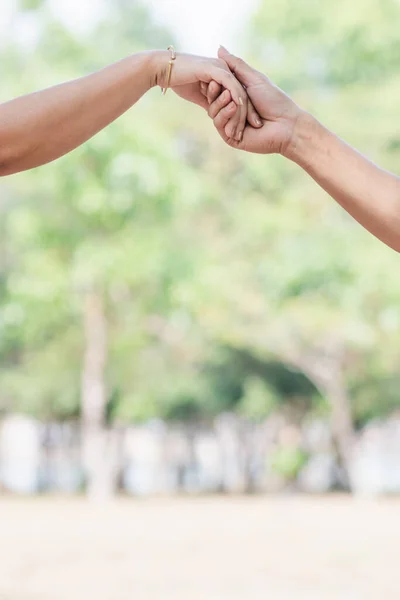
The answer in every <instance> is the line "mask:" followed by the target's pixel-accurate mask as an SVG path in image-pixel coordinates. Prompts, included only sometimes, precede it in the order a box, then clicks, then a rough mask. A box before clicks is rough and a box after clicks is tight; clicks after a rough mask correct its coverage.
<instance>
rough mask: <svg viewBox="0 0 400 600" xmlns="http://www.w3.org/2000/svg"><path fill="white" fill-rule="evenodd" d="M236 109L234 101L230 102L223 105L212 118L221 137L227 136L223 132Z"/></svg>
mask: <svg viewBox="0 0 400 600" xmlns="http://www.w3.org/2000/svg"><path fill="white" fill-rule="evenodd" d="M236 110H237V106H236V104H235V103H234V102H230V103H229V104H228V106H225V108H223V109H222V110H220V111H219V113H218V114H217V116H216V117H215V118H214V125H215V127H216V128H217V129H218V131H219V132H220V134H221V135H222V137H224V138H225V137H229V136H227V135H226V133H225V128H226V126H227V124H228V123H229V121H230V120H231V118H232V116H233V115H234V114H235V111H236Z"/></svg>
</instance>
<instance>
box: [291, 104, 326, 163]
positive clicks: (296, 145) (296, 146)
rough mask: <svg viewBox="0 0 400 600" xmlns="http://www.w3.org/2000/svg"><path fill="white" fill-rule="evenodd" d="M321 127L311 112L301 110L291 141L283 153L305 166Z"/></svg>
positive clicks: (293, 128)
mask: <svg viewBox="0 0 400 600" xmlns="http://www.w3.org/2000/svg"><path fill="white" fill-rule="evenodd" d="M320 127H321V126H320V124H319V123H318V121H317V120H316V119H315V118H314V117H313V116H312V115H311V114H309V113H307V112H306V111H303V110H299V112H298V114H297V115H296V117H295V118H294V121H293V127H292V133H291V136H290V139H289V142H288V144H287V145H286V147H285V149H284V152H283V153H282V154H283V155H284V156H285V158H288V159H289V160H291V161H293V162H295V163H297V164H299V165H301V166H303V163H304V162H305V161H306V160H307V156H308V155H309V153H310V151H312V149H313V148H314V147H315V145H316V139H317V137H318V130H319V128H320Z"/></svg>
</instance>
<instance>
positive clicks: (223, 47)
mask: <svg viewBox="0 0 400 600" xmlns="http://www.w3.org/2000/svg"><path fill="white" fill-rule="evenodd" d="M219 47H220V48H222V50H225V52H229V50H227V49H226V48H225V46H223V45H222V44H220V45H219Z"/></svg>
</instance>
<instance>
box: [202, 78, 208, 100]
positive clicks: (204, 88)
mask: <svg viewBox="0 0 400 600" xmlns="http://www.w3.org/2000/svg"><path fill="white" fill-rule="evenodd" d="M200 91H201V93H202V94H203V96H205V97H206V98H207V91H208V85H207V83H204V81H201V82H200Z"/></svg>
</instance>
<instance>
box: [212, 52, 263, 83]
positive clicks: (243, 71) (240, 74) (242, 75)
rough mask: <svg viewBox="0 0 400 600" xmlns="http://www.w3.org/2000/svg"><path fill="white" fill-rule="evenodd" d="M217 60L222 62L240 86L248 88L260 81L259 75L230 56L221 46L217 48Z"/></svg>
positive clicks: (245, 64) (236, 58) (243, 62)
mask: <svg viewBox="0 0 400 600" xmlns="http://www.w3.org/2000/svg"><path fill="white" fill-rule="evenodd" d="M218 58H220V59H221V60H224V61H225V62H226V64H227V65H228V67H229V68H230V70H231V71H232V73H234V74H235V75H236V78H237V79H238V80H239V81H240V83H241V84H243V85H245V86H246V87H249V86H251V85H254V84H256V83H257V82H258V81H259V79H260V73H259V72H258V71H256V70H255V69H253V68H252V67H250V65H248V64H247V63H246V62H245V61H244V60H242V59H241V58H238V57H237V56H234V55H233V54H231V53H230V52H229V51H228V50H227V49H226V48H224V47H223V46H220V47H219V50H218Z"/></svg>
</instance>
